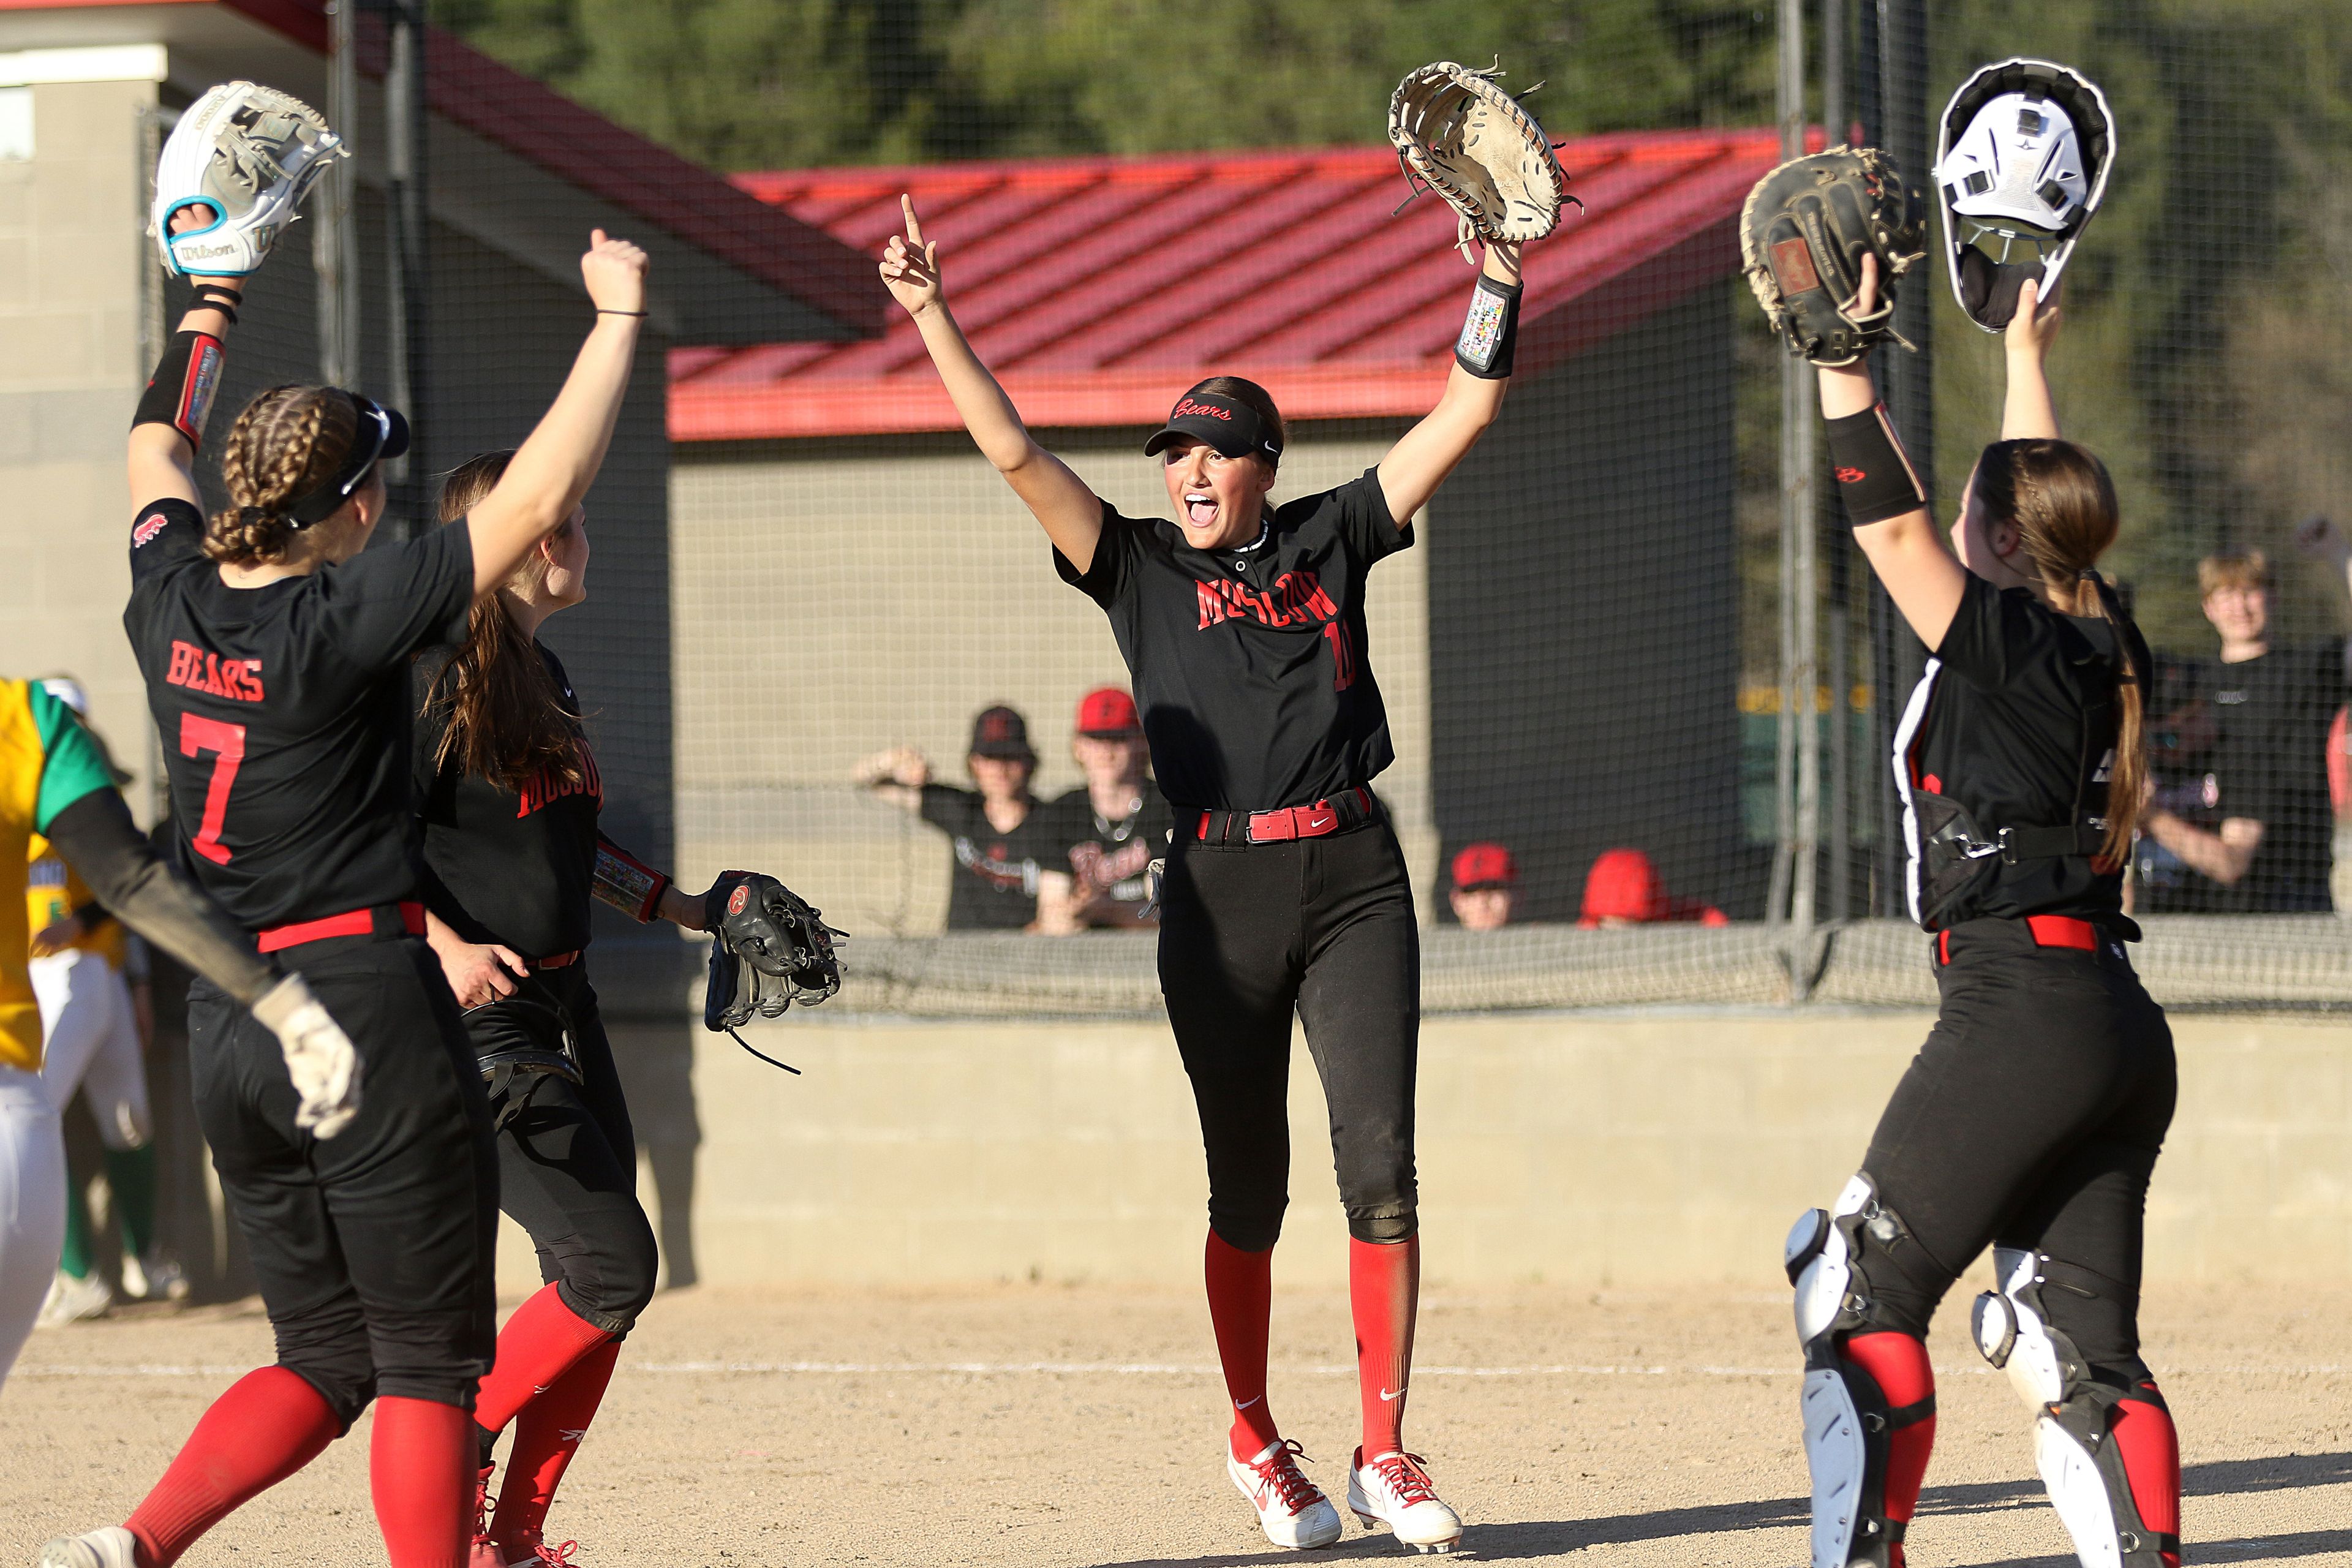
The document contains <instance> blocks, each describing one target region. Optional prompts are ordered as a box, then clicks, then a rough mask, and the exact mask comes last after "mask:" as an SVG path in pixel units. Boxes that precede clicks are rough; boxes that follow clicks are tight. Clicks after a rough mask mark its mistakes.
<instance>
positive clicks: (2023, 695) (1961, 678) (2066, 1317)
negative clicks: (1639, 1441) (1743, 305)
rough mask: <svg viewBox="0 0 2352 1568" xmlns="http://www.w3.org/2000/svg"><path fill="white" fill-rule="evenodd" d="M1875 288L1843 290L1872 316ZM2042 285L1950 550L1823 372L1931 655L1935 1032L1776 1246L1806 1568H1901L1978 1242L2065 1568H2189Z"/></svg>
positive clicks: (2128, 685) (2147, 1075) (2093, 685)
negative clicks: (1930, 1330) (1799, 1383)
mask: <svg viewBox="0 0 2352 1568" xmlns="http://www.w3.org/2000/svg"><path fill="white" fill-rule="evenodd" d="M1876 269H1877V263H1876V259H1875V258H1869V259H1865V260H1864V262H1863V264H1862V287H1861V291H1860V303H1859V311H1858V313H1859V314H1860V315H1862V316H1864V317H1868V316H1869V315H1870V314H1871V312H1872V308H1873V306H1874V302H1875V300H1874V295H1875V288H1876V284H1875V278H1876ZM2038 287H2039V286H2038V285H2037V283H2036V282H2035V281H2034V280H2032V279H2026V280H2024V281H2023V283H2022V287H2021V291H2020V294H2019V296H2018V300H2017V304H2016V311H2015V315H2014V318H2013V319H2012V320H2011V322H2010V325H2009V327H2008V331H2007V338H2006V342H2007V349H2008V353H2007V359H2008V366H2009V384H2008V393H2007V400H2006V403H2005V404H2004V406H2003V412H2002V417H2001V432H2000V433H2001V438H2000V440H1999V441H1997V442H1995V443H1993V444H1992V445H1991V446H1990V447H1986V448H1985V449H1984V452H1983V455H1982V456H1981V457H1979V458H1978V460H1977V465H1976V468H1975V470H1974V472H1973V474H1972V475H1971V476H1970V478H1969V486H1968V489H1967V492H1966V494H1965V496H1964V499H1963V500H1962V502H1961V510H1960V517H1959V521H1958V522H1957V523H1956V524H1955V525H1954V526H1953V528H1952V530H1951V536H1950V542H1949V543H1948V544H1947V542H1946V541H1945V539H1944V538H1943V536H1942V535H1940V534H1939V533H1938V532H1937V531H1936V528H1935V526H1934V524H1933V522H1932V521H1931V520H1930V518H1929V515H1928V510H1927V497H1926V495H1925V493H1924V492H1923V491H1922V489H1921V488H1920V485H1919V481H1918V479H1917V477H1916V474H1915V473H1914V471H1913V469H1912V468H1911V465H1910V462H1909V459H1908V458H1906V456H1905V454H1904V451H1903V448H1902V445H1901V442H1900V441H1899V439H1898V438H1897V437H1896V436H1895V430H1894V426H1893V424H1892V422H1891V421H1890V420H1889V419H1888V418H1887V416H1886V412H1885V407H1884V405H1881V404H1880V403H1879V401H1878V394H1877V389H1876V386H1875V384H1874V381H1873V379H1872V375H1871V372H1870V369H1869V364H1868V361H1867V359H1860V360H1857V361H1855V362H1853V363H1848V364H1843V365H1838V366H1829V365H1824V366H1823V367H1822V370H1821V371H1820V381H1821V399H1822V413H1823V414H1824V415H1825V416H1827V418H1828V425H1829V454H1830V461H1831V465H1832V468H1834V469H1835V470H1836V471H1837V475H1838V479H1839V480H1840V483H1841V488H1842V489H1843V495H1844V499H1845V504H1846V510H1847V513H1848V515H1849V517H1850V518H1851V519H1852V521H1853V524H1854V539H1855V542H1856V543H1858V544H1859V545H1860V546H1861V548H1862V551H1863V553H1864V555H1865V556H1867V557H1868V558H1869V561H1870V563H1871V566H1872V569H1873V570H1874V571H1875V572H1876V573H1877V574H1878V578H1879V581H1880V582H1881V583H1883V584H1885V588H1886V591H1887V593H1888V595H1890V596H1891V597H1892V598H1893V600H1894V602H1895V607H1896V609H1898V610H1899V611H1901V613H1902V615H1903V617H1904V619H1905V620H1906V621H1907V622H1908V623H1909V624H1910V626H1911V628H1912V630H1914V631H1915V632H1916V633H1917V634H1918V636H1919V639H1920V640H1921V641H1922V642H1924V643H1925V644H1927V647H1928V649H1929V651H1930V652H1931V654H1932V655H1933V658H1931V659H1930V660H1929V661H1928V664H1927V674H1926V677H1925V678H1924V679H1922V680H1921V682H1920V684H1919V686H1918V689H1916V690H1915V691H1914V692H1913V693H1912V694H1911V698H1910V700H1909V702H1908V703H1907V705H1906V708H1905V710H1904V713H1903V719H1902V722H1901V725H1900V728H1899V729H1898V731H1897V733H1896V737H1895V758H1894V764H1895V782H1896V785H1897V788H1898V789H1899V790H1900V792H1901V794H1902V798H1903V805H1904V836H1905V839H1906V843H1907V844H1908V846H1909V847H1910V851H1911V858H1910V866H1909V871H1908V876H1907V887H1906V893H1907V895H1908V898H1909V901H1910V908H1911V912H1912V914H1913V916H1914V918H1916V920H1917V921H1919V923H1920V924H1921V925H1922V926H1923V927H1924V928H1925V929H1926V930H1927V931H1930V932H1932V933H1933V942H1931V944H1930V962H1931V963H1933V964H1934V966H1935V972H1936V984H1937V992H1938V994H1939V995H1940V997H1941V1006H1940V1009H1939V1011H1938V1015H1937V1022H1936V1026H1935V1028H1934V1030H1933V1031H1932V1032H1931V1033H1930V1034H1929V1035H1928V1037H1927V1044H1926V1045H1924V1046H1923V1047H1921V1048H1920V1051H1919V1054H1918V1056H1917V1057H1916V1058H1915V1059H1914V1060H1913V1062H1912V1064H1911V1066H1910V1068H1909V1070H1908V1071H1906V1073H1905V1074H1904V1076H1903V1079H1902V1080H1901V1082H1899V1083H1898V1084H1897V1085H1896V1086H1895V1095H1894V1098H1893V1100H1890V1101H1889V1102H1888V1104H1887V1107H1886V1110H1885V1113H1884V1115H1882V1116H1881V1118H1880V1120H1879V1123H1878V1127H1877V1131H1875V1132H1874V1133H1873V1134H1872V1136H1871V1140H1870V1147H1869V1149H1868V1151H1867V1152H1865V1153H1864V1156H1863V1163H1862V1169H1861V1170H1860V1171H1859V1172H1858V1173H1856V1174H1855V1175H1854V1176H1853V1179H1852V1180H1851V1181H1850V1182H1848V1183H1847V1184H1846V1186H1845V1189H1844V1191H1843V1193H1841V1194H1839V1196H1838V1199H1837V1202H1836V1205H1835V1206H1834V1207H1833V1208H1832V1209H1830V1210H1828V1211H1826V1212H1824V1211H1822V1210H1820V1209H1815V1210H1812V1211H1811V1212H1810V1213H1808V1214H1806V1215H1803V1216H1802V1217H1801V1219H1800V1220H1799V1221H1798V1224H1797V1226H1796V1228H1795V1229H1794V1230H1793V1231H1792V1232H1791V1233H1790V1237H1789V1247H1788V1266H1789V1273H1790V1279H1791V1280H1792V1282H1793V1283H1794V1284H1795V1286H1796V1314H1797V1331H1798V1337H1799V1339H1800V1340H1801V1342H1802V1343H1803V1345H1804V1350H1805V1380H1804V1391H1803V1396H1802V1400H1803V1412H1804V1425H1805V1448H1806V1457H1807V1459H1808V1462H1809V1464H1810V1466H1811V1470H1812V1479H1813V1500H1812V1562H1813V1568H1850V1565H1851V1564H1855V1563H1868V1564H1874V1565H1878V1568H1901V1565H1902V1563H1903V1561H1904V1537H1905V1533H1906V1529H1907V1527H1908V1525H1909V1524H1910V1521H1911V1519H1912V1514H1913V1510H1914V1509H1915V1507H1916V1503H1917V1500H1918V1495H1919V1486H1920V1481H1921V1479H1922V1477H1923V1476H1924V1474H1925V1472H1926V1470H1927V1456H1928V1450H1929V1447H1930V1446H1931V1445H1932V1443H1933V1441H1934V1437H1935V1430H1936V1415H1935V1409H1936V1405H1935V1378H1934V1374H1933V1373H1932V1372H1931V1371H1930V1370H1929V1366H1928V1360H1927V1327H1928V1321H1929V1320H1930V1318H1931V1317H1932V1316H1933V1315H1934V1313H1935V1310H1936V1307H1937V1303H1938V1302H1939V1301H1940V1300H1942V1299H1943V1297H1944V1294H1945V1293H1946V1292H1947V1291H1948V1290H1949V1289H1951V1287H1952V1285H1953V1283H1954V1282H1955V1281H1956V1280H1957V1279H1958V1278H1959V1275H1960V1272H1961V1270H1963V1269H1964V1268H1967V1267H1968V1266H1969V1263H1970V1262H1971V1261H1972V1260H1974V1258H1976V1257H1977V1255H1978V1254H1979V1252H1981V1251H1983V1250H1984V1248H1985V1247H1988V1246H1990V1247H1991V1248H1992V1253H1993V1264H1994V1273H1995V1276H1996V1283H1997V1287H1998V1288H1997V1289H1995V1290H1993V1291H1991V1292H1989V1293H1987V1294H1985V1295H1983V1296H1981V1297H1979V1299H1978V1300H1977V1303H1976V1309H1975V1318H1974V1328H1975V1331H1976V1338H1977V1341H1978V1345H1979V1349H1980V1350H1981V1351H1982V1352H1984V1354H1985V1356H1986V1357H1987V1359H1989V1360H1990V1361H1991V1362H1992V1363H1994V1364H1995V1365H1996V1366H1999V1367H2001V1368H2003V1369H2004V1370H2005V1371H2006V1372H2007V1373H2008V1374H2009V1377H2010V1379H2011V1383H2012V1384H2015V1386H2016V1387H2017V1389H2018V1391H2019V1393H2020V1394H2021V1396H2022V1397H2023V1398H2024V1400H2025V1401H2026V1403H2027V1405H2029V1407H2031V1408H2032V1410H2033V1411H2034V1412H2035V1434H2034V1440H2035V1449H2036V1458H2037V1460H2038V1463H2039V1467H2040V1468H2041V1471H2042V1478H2043V1479H2044V1481H2045V1482H2046V1483H2047V1485H2048V1488H2049V1491H2050V1497H2051V1500H2052V1502H2053V1504H2054V1505H2055V1506H2056V1508H2057V1510H2058V1513H2059V1517H2060V1518H2061V1519H2062V1520H2063V1521H2064V1523H2065V1525H2066V1528H2067V1530H2068V1531H2069V1533H2070V1534H2071V1535H2072V1536H2073V1538H2074V1546H2075V1550H2076V1552H2078V1553H2079V1555H2080V1556H2081V1558H2082V1561H2083V1562H2084V1564H2085V1565H2086V1568H2178V1564H2179V1561H2180V1544H2179V1528H2180V1502H2179V1498H2180V1458H2179V1439H2178V1437H2177V1436H2176V1435H2175V1433H2174V1429H2173V1425H2172V1418H2171V1415H2170V1414H2169V1413H2168V1411H2167V1409H2166V1407H2165V1402H2164V1396H2163V1394H2161V1393H2159V1392H2158V1388H2157V1384H2156V1380H2155V1377H2154V1376H2153V1374H2152V1373H2150V1372H2149V1370H2148V1367H2147V1363H2146V1362H2145V1361H2144V1360H2142V1359H2141V1356H2140V1340H2139V1287H2140V1257H2141V1251H2140V1247H2141V1232H2142V1227H2143V1221H2144V1217H2145V1208H2146V1203H2147V1185H2148V1179H2149V1175H2150V1173H2152V1172H2153V1170H2154V1169H2155V1165H2156V1160H2157V1154H2158V1150H2159V1148H2160V1147H2161V1145H2162V1143H2163V1141H2164V1134H2165V1131H2166V1129H2167V1127H2168V1125H2169V1124H2170V1122H2171V1120H2172V1110H2173V1101H2174V1097H2175V1092H2176V1079H2175V1071H2174V1062H2173V1050H2172V1036H2171V1031H2170V1029H2169V1027H2168V1026H2167V1024H2166V1022H2165V1016H2164V1011H2163V1009H2162V1008H2160V1007H2158V1005H2156V1004H2155V1003H2154V1002H2153V1001H2151V1000H2150V999H2149V997H2148V994H2147V992H2146V991H2145V990H2143V989H2142V988H2141V985H2140V982H2139V978H2138V976H2137V974H2136V973H2134V972H2133V969H2132V965H2131V962H2130V960H2129V959H2128V958H2127V957H2126V952H2125V947H2124V944H2125V942H2129V941H2137V939H2138V936H2139V931H2138V928H2137V926H2135V925H2134V924H2133V923H2132V921H2129V920H2128V919H2126V917H2125V916H2124V914H2123V912H2122V908H2123V905H2122V900H2123V868H2124V867H2125V865H2126V863H2127V861H2128V859H2129V854H2128V852H2129V849H2130V847H2131V842H2132V832H2133V827H2134V824H2135V821H2136V819H2137V816H2138V814H2139V809H2140V804H2141V799H2142V791H2143V789H2144V787H2145V785H2146V782H2147V777H2148V773H2147V758H2146V754H2145V751H2144V746H2145V742H2144V740H2143V736H2142V722H2143V704H2144V702H2145V700H2146V698H2145V693H2146V686H2145V682H2146V681H2147V679H2148V676H2149V673H2150V672H2151V671H2152V669H2153V668H2154V665H2153V661H2152V660H2151V659H2150V658H2149V656H2148V652H2147V645H2146V644H2145V643H2144V642H2143V641H2142V640H2141V638H2140V636H2139V632H2138V630H2137V627H2135V626H2133V625H2132V623H2131V620H2130V618H2129V617H2128V616H2126V614H2125V612H2124V610H2123V607H2122V605H2121V604H2120V603H2119V602H2118V600H2117V599H2116V595H2115V592H2114V590H2113V589H2112V588H2110V587H2109V586H2108V585H2107V584H2106V582H2105V579H2104V578H2103V577H2101V576H2100V574H2099V573H2098V569H2097V565H2096V563H2097V561H2098V558H2099V556H2100V554H2101V553H2102V552H2105V550H2106V548H2107V546H2108V545H2110V544H2111V543H2113V542H2114V541H2115V538H2116V531H2117V529H2118V527H2119V525H2120V521H2121V520H2120V517H2119V515H2118V512H2117V508H2116V492H2115V487H2114V485H2113V484H2112V483H2111V482H2110V480H2109V479H2108V477H2107V472H2106V469H2105V467H2103V466H2102V465H2101V464H2100V462H2099V460H2098V459H2097V458H2095V457H2093V456H2092V455H2091V454H2090V453H2088V452H2086V451H2084V449H2083V448H2082V447H2077V446H2075V445H2074V444H2073V443H2072V442H2069V441H2066V440H2063V439H2061V438H2060V436H2059V430H2058V419H2057V416H2056V413H2055V410H2054V409H2053V406H2052V404H2051V399H2050V391H2049V384H2048V382H2047V381H2046V379H2045V378H2044V374H2043V364H2042V362H2043V358H2044V356H2045V355H2046V354H2047V353H2048V351H2049V347H2050V343H2051V340H2052V338H2053V335H2054V334H2055V332H2056V331H2057V325H2058V322H2057V312H2056V310H2055V308H2054V307H2043V306H2042V305H2041V303H2040V301H2039V300H2038V297H2037V296H2038Z"/></svg>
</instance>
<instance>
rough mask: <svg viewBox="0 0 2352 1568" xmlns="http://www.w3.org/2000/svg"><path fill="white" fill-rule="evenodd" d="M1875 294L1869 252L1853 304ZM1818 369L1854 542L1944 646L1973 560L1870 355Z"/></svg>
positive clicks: (1925, 633) (1860, 307)
mask: <svg viewBox="0 0 2352 1568" xmlns="http://www.w3.org/2000/svg"><path fill="white" fill-rule="evenodd" d="M1877 300H1878V259H1877V258H1876V257H1873V256H1864V258H1862V287H1861V289H1860V290H1859V292H1858V293H1857V295H1856V297H1855V301H1854V310H1855V311H1856V312H1857V313H1859V314H1865V315H1866V314H1868V313H1869V312H1870V311H1871V310H1874V308H1875V306H1876V304H1877ZM1819 375H1820V381H1821V396H1822V417H1823V418H1825V419H1826V420H1827V421H1828V423H1829V456H1830V463H1831V466H1832V468H1835V469H1836V470H1837V477H1838V484H1839V489H1840V490H1841V492H1842V493H1843V496H1844V498H1845V503H1846V510H1847V515H1848V518H1849V520H1850V521H1852V522H1853V525H1854V529H1853V542H1854V543H1855V544H1857V545H1859V546H1860V547H1861V549H1862V552H1863V553H1864V555H1866V556H1868V557H1869V558H1870V567H1871V570H1872V571H1874V572H1875V573H1877V574H1878V580H1879V581H1880V582H1881V583H1883V584H1885V585H1886V595H1887V597H1889V598H1891V599H1893V600H1894V601H1895V608H1896V609H1898V610H1900V611H1901V612H1902V613H1903V618H1904V619H1905V620H1906V621H1908V622H1909V623H1910V625H1911V629H1912V630H1913V631H1914V632H1916V633H1917V634H1918V637H1919V640H1920V641H1921V642H1923V643H1925V644H1927V647H1928V649H1929V650H1930V651H1931V652H1932V651H1933V650H1934V649H1936V648H1937V647H1942V646H1943V642H1944V634H1945V633H1946V632H1948V631H1949V630H1950V629H1951V626H1952V617H1953V616H1956V615H1958V613H1959V609H1960V595H1961V593H1962V591H1963V590H1965V589H1966V588H1967V586H1968V581H1969V571H1968V568H1967V567H1965V566H1963V565H1961V564H1960V563H1959V560H1958V557H1957V556H1955V555H1954V554H1953V553H1952V551H1951V547H1950V545H1948V543H1947V542H1945V540H1944V536H1943V535H1942V534H1941V533H1939V532H1938V531H1937V529H1936V522H1935V519H1934V518H1932V517H1930V516H1929V515H1928V512H1927V492H1926V491H1925V490H1924V489H1922V488H1921V486H1920V484H1919V476H1918V471H1917V470H1916V469H1915V468H1912V466H1911V459H1910V458H1909V456H1908V455H1907V454H1906V453H1905V451H1904V450H1903V441H1902V437H1898V436H1897V435H1895V423H1894V421H1893V420H1892V419H1890V418H1889V417H1888V416H1887V413H1886V408H1885V405H1884V404H1882V403H1880V402H1879V400H1878V382H1877V379H1876V378H1875V377H1874V376H1873V375H1872V374H1871V370H1870V361H1869V360H1868V359H1867V358H1864V359H1861V360H1857V361H1855V362H1854V363H1852V364H1846V365H1826V364H1825V365H1822V367H1821V368H1820V372H1819Z"/></svg>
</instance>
